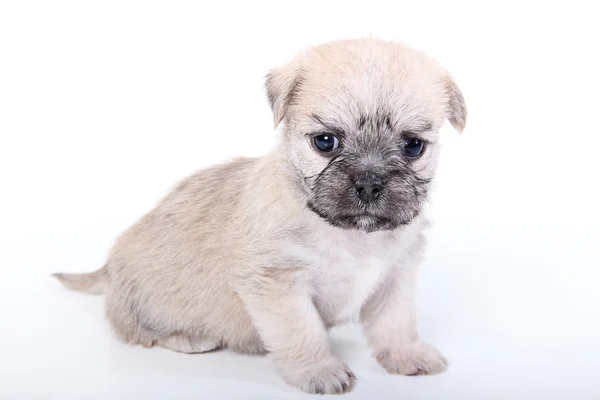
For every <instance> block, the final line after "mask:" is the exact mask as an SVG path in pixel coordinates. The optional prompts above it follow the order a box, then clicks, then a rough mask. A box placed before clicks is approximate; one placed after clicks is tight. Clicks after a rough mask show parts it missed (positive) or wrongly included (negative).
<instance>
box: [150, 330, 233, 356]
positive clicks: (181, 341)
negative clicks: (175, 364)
mask: <svg viewBox="0 0 600 400" xmlns="http://www.w3.org/2000/svg"><path fill="white" fill-rule="evenodd" d="M156 345H157V346H160V347H164V348H165V349H169V350H173V351H177V352H179V353H187V354H194V353H206V352H209V351H213V350H218V349H220V348H221V347H223V346H222V343H221V342H220V341H218V340H214V339H208V338H201V337H193V336H189V335H186V334H174V335H171V336H169V337H168V338H166V339H160V340H157V341H156Z"/></svg>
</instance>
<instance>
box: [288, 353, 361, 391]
mask: <svg viewBox="0 0 600 400" xmlns="http://www.w3.org/2000/svg"><path fill="white" fill-rule="evenodd" d="M284 378H285V381H286V382H287V383H288V384H290V385H292V386H296V387H298V388H300V389H302V390H303V391H305V392H307V393H312V394H342V393H347V392H350V391H351V390H352V389H353V388H354V385H355V384H356V377H355V376H354V374H353V373H352V371H351V370H350V368H348V366H347V365H346V364H344V363H343V362H341V361H339V360H337V359H335V358H330V359H327V360H323V361H319V362H317V363H315V364H314V365H312V366H310V367H308V369H303V370H302V371H301V372H291V371H289V370H287V371H284Z"/></svg>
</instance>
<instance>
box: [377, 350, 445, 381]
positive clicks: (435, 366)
mask: <svg viewBox="0 0 600 400" xmlns="http://www.w3.org/2000/svg"><path fill="white" fill-rule="evenodd" d="M376 358H377V361H379V364H381V366H382V367H383V368H385V369H386V370H387V371H388V372H389V373H390V374H400V375H435V374H439V373H442V372H444V371H445V370H446V369H447V368H448V361H447V360H446V358H445V357H444V356H443V355H442V354H441V353H440V352H439V351H438V350H437V349H436V348H435V347H433V346H430V345H428V344H427V343H423V342H415V343H411V344H410V345H408V346H401V347H398V348H396V349H393V350H391V349H389V350H383V351H380V352H378V354H377V355H376Z"/></svg>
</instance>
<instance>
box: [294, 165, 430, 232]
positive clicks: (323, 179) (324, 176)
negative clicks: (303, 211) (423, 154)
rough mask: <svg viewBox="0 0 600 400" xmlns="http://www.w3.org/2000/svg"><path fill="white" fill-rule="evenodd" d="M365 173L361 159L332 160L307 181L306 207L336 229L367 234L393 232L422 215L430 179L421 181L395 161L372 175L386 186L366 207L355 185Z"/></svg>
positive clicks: (405, 166) (372, 171)
mask: <svg viewBox="0 0 600 400" xmlns="http://www.w3.org/2000/svg"><path fill="white" fill-rule="evenodd" d="M364 173H365V172H364V166H361V162H360V159H356V158H347V157H346V158H343V157H340V158H335V159H332V160H331V161H330V162H329V163H328V165H327V166H326V167H325V168H324V169H323V171H321V172H320V173H319V174H317V175H315V176H313V177H306V178H305V182H306V184H307V187H308V188H309V189H310V193H309V200H308V202H307V207H308V208H309V209H310V210H312V211H313V212H314V213H316V214H317V215H318V216H319V217H321V218H322V219H324V220H325V221H327V222H328V223H329V224H331V225H333V226H336V227H338V228H342V229H350V230H361V231H366V232H375V231H383V230H393V229H396V228H398V227H400V226H403V225H407V224H409V223H410V222H411V221H412V220H413V219H414V218H415V217H416V216H417V215H419V213H420V211H421V208H422V205H423V203H424V202H425V200H426V198H427V192H428V188H429V183H430V179H425V178H421V177H419V176H418V174H417V173H416V172H415V171H413V170H412V168H411V166H410V164H408V163H405V162H402V161H398V160H395V161H392V162H390V163H387V164H386V165H384V166H380V167H379V168H375V169H374V170H371V171H369V173H372V174H373V175H375V176H377V177H378V178H379V179H381V180H382V181H383V182H385V186H384V189H383V191H382V193H381V196H380V198H378V199H377V200H376V201H374V202H372V203H368V204H367V203H364V202H362V201H361V200H360V199H359V198H358V196H357V195H356V190H355V189H354V187H353V183H352V182H353V180H354V177H355V176H357V175H360V174H364Z"/></svg>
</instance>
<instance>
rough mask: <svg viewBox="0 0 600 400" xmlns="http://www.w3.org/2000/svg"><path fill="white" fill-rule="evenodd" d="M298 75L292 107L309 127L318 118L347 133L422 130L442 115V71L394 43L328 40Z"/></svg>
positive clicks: (436, 124) (307, 57)
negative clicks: (369, 129)
mask: <svg viewBox="0 0 600 400" xmlns="http://www.w3.org/2000/svg"><path fill="white" fill-rule="evenodd" d="M298 74H299V80H298V82H299V84H298V85H297V87H296V88H295V91H296V92H295V93H294V95H293V104H291V105H292V108H293V110H291V111H292V112H293V114H295V117H296V118H297V119H298V122H299V123H301V124H303V125H306V128H307V129H309V128H310V126H314V125H315V124H317V123H318V122H319V120H320V121H327V122H328V123H331V124H336V125H337V126H339V128H340V129H344V130H348V131H350V132H353V131H356V130H357V129H361V128H364V127H365V126H372V127H386V128H388V129H390V130H394V131H412V130H418V131H425V130H434V129H436V128H437V127H439V125H440V124H441V123H442V121H443V120H444V118H445V104H446V95H445V90H444V87H443V77H444V71H443V70H442V69H441V68H440V67H439V66H438V65H437V63H435V62H434V61H433V60H432V59H430V58H428V57H427V56H425V55H424V54H422V53H419V52H417V51H414V50H412V49H409V48H406V47H404V46H402V45H399V44H397V43H388V42H380V41H370V40H357V41H345V42H333V43H329V44H327V45H323V46H320V47H317V48H314V49H312V50H311V51H309V52H308V53H306V54H305V57H304V60H303V62H302V66H301V68H300V70H299V72H298ZM303 116H304V117H309V118H304V119H303ZM315 117H317V118H315Z"/></svg>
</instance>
